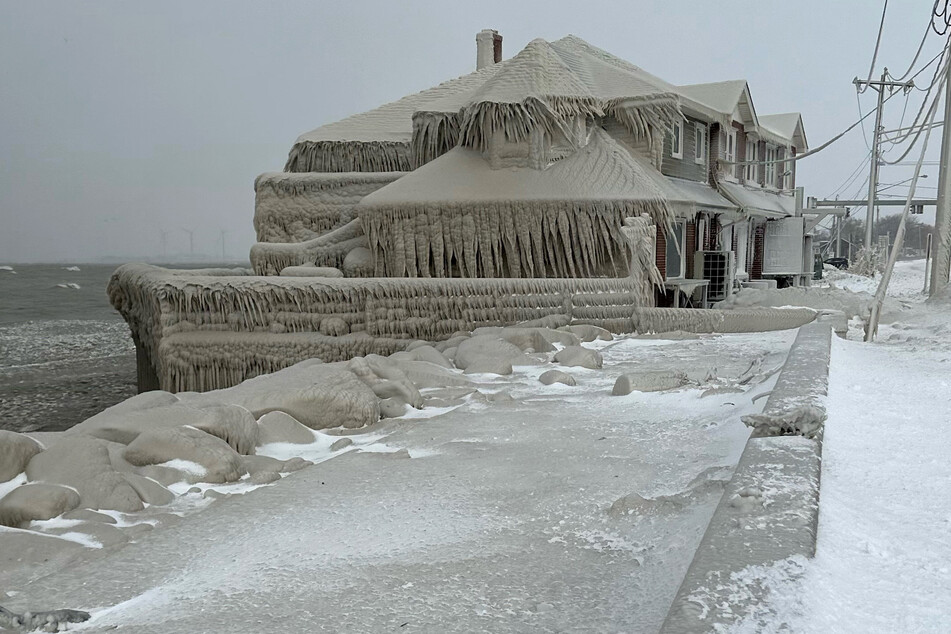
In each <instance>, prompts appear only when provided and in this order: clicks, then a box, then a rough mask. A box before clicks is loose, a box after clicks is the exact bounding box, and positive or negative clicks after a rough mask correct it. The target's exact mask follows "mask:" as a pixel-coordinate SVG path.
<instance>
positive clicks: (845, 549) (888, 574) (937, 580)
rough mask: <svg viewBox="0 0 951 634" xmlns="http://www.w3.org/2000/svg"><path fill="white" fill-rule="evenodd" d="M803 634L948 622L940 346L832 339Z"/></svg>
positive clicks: (948, 461) (946, 437) (949, 458)
mask: <svg viewBox="0 0 951 634" xmlns="http://www.w3.org/2000/svg"><path fill="white" fill-rule="evenodd" d="M829 378H830V380H829V408H828V412H829V420H828V422H827V424H826V434H825V446H824V451H823V468H822V485H821V493H820V500H821V502H820V510H819V532H818V541H817V550H816V558H815V560H814V561H813V562H810V563H809V565H808V569H807V573H806V577H805V587H804V591H803V606H802V613H803V616H802V619H803V620H802V627H798V628H794V629H795V630H796V631H803V632H857V633H858V632H947V631H948V630H949V628H951V494H949V487H951V355H949V354H948V352H947V351H933V350H925V349H921V348H919V349H917V350H915V349H913V348H911V346H907V345H905V346H901V347H899V346H895V345H871V346H870V345H864V344H861V343H858V342H851V341H842V340H834V341H833V347H832V370H831V375H830V377H829Z"/></svg>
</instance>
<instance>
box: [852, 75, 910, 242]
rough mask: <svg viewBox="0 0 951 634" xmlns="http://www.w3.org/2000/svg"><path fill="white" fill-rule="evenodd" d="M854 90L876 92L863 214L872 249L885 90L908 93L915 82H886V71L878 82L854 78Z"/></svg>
mask: <svg viewBox="0 0 951 634" xmlns="http://www.w3.org/2000/svg"><path fill="white" fill-rule="evenodd" d="M852 83H853V84H855V86H856V88H861V87H862V86H868V87H869V88H874V89H875V90H876V91H877V92H878V106H877V107H876V108H875V127H874V128H873V129H872V165H871V168H870V171H869V176H868V212H867V213H866V214H865V248H866V249H871V248H872V225H873V223H874V222H875V194H876V190H877V189H878V166H879V161H880V160H881V156H880V150H879V147H878V137H879V134H880V133H881V131H882V107H883V106H884V104H885V89H886V88H888V89H889V90H892V89H895V88H901V89H902V90H904V91H905V92H908V91H910V90H911V89H912V88H913V87H914V85H915V82H914V81H912V80H908V81H906V82H902V81H888V69H887V68H886V69H885V70H884V71H882V78H881V79H880V80H879V81H865V80H864V79H859V78H858V77H856V78H855V79H853V80H852Z"/></svg>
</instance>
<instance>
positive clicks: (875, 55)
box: [858, 0, 934, 114]
mask: <svg viewBox="0 0 951 634" xmlns="http://www.w3.org/2000/svg"><path fill="white" fill-rule="evenodd" d="M887 10H888V0H885V2H884V3H883V5H882V19H881V21H880V22H879V23H878V37H876V38H875V52H874V53H872V63H871V64H869V67H868V77H867V78H866V80H865V87H864V88H859V90H858V92H859V94H861V93H863V92H865V91H866V90H868V82H870V81H872V73H874V72H875V62H876V61H878V47H879V46H881V44H882V32H883V31H884V30H885V11H887ZM933 11H934V9H932V12H933ZM859 111H860V112H859V114H861V108H859Z"/></svg>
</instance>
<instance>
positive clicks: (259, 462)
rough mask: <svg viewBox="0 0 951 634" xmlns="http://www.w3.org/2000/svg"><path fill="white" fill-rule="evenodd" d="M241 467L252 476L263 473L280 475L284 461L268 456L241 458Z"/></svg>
mask: <svg viewBox="0 0 951 634" xmlns="http://www.w3.org/2000/svg"><path fill="white" fill-rule="evenodd" d="M241 466H242V467H244V469H245V471H247V472H248V473H249V474H251V475H252V476H253V475H255V474H257V473H263V472H271V473H280V472H281V469H283V468H284V461H283V460H278V459H277V458H272V457H270V456H243V457H242V458H241Z"/></svg>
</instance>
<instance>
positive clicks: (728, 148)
mask: <svg viewBox="0 0 951 634" xmlns="http://www.w3.org/2000/svg"><path fill="white" fill-rule="evenodd" d="M723 159H724V160H725V161H726V163H727V172H728V173H730V174H733V173H735V170H734V168H733V165H730V164H731V163H733V162H734V161H735V160H736V130H735V129H733V128H730V129H729V130H724V133H723Z"/></svg>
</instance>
